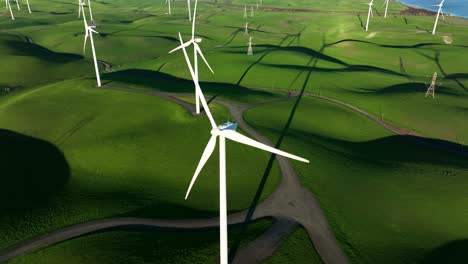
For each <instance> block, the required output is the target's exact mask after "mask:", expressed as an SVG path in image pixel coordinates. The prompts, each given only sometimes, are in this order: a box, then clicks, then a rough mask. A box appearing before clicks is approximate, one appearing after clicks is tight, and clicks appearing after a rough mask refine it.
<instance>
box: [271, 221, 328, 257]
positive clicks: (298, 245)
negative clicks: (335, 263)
mask: <svg viewBox="0 0 468 264" xmlns="http://www.w3.org/2000/svg"><path fill="white" fill-rule="evenodd" d="M262 263H264V264H282V263H310V264H321V263H322V260H321V259H320V256H319V255H318V254H317V252H316V251H315V248H314V246H313V245H312V242H311V241H310V239H309V236H308V234H307V232H306V231H305V230H304V229H302V228H295V229H294V230H293V231H292V233H291V234H290V235H289V236H288V237H287V238H286V239H285V241H283V244H282V245H281V246H280V247H279V248H278V249H277V250H276V252H275V253H274V254H273V256H271V257H270V258H268V259H267V260H266V261H263V262H262Z"/></svg>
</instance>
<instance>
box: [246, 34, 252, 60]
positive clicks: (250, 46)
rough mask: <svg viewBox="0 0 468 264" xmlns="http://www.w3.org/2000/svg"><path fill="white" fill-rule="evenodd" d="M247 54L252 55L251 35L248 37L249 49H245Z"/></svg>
mask: <svg viewBox="0 0 468 264" xmlns="http://www.w3.org/2000/svg"><path fill="white" fill-rule="evenodd" d="M247 56H253V49H252V37H249V49H248V50H247Z"/></svg>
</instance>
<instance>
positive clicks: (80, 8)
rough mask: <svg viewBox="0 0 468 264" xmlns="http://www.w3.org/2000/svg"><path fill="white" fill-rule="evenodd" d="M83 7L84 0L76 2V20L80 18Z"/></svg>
mask: <svg viewBox="0 0 468 264" xmlns="http://www.w3.org/2000/svg"><path fill="white" fill-rule="evenodd" d="M84 5H85V3H84V0H78V18H81V10H82V9H83V7H84Z"/></svg>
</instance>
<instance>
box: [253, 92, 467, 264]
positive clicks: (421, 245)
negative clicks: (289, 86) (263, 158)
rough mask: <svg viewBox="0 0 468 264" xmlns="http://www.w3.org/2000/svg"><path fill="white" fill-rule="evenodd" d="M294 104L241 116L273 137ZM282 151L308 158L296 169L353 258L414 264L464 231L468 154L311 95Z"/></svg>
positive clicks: (285, 103)
mask: <svg viewBox="0 0 468 264" xmlns="http://www.w3.org/2000/svg"><path fill="white" fill-rule="evenodd" d="M293 103H294V102H293V101H288V102H284V103H278V104H275V105H269V106H264V107H260V108H255V109H253V110H250V111H248V112H247V114H246V115H245V118H246V120H247V121H248V123H249V124H250V125H252V126H253V127H254V128H255V129H258V131H260V132H261V133H263V134H265V135H267V136H268V137H269V138H270V139H272V140H273V142H275V140H276V139H277V138H278V137H279V135H280V134H281V133H282V127H284V124H285V123H286V121H287V120H288V117H289V115H290V111H291V109H292V104H293ZM282 148H285V149H289V150H291V152H293V153H296V154H298V155H300V156H303V157H306V158H308V159H310V160H311V164H310V165H303V164H298V163H294V166H295V168H296V169H297V171H298V172H299V175H300V177H301V180H302V182H303V184H304V185H306V186H307V187H308V188H309V189H310V190H312V191H313V192H314V193H315V194H316V196H317V197H318V199H319V200H320V202H321V205H322V206H323V208H324V209H325V211H326V213H327V217H328V219H329V221H330V223H331V226H332V228H333V230H334V232H335V234H336V236H337V237H338V239H339V240H340V242H341V244H342V247H343V248H344V249H345V250H346V252H347V253H348V256H349V257H350V258H351V260H352V261H353V262H354V263H418V262H421V261H422V259H423V258H424V257H425V256H427V255H429V254H430V253H431V251H432V250H435V249H436V248H438V247H441V246H442V245H444V244H447V243H450V242H453V241H456V240H459V239H463V238H465V237H466V236H468V233H467V232H466V230H468V229H467V227H468V221H466V217H465V216H466V214H467V213H468V212H467V210H466V207H465V204H466V203H467V202H468V200H467V197H466V195H465V189H466V188H467V186H468V181H467V179H468V178H467V176H468V166H467V163H466V158H463V157H458V156H454V155H451V154H449V153H445V152H440V151H436V150H433V149H431V148H428V147H424V146H421V145H419V144H417V143H413V142H411V141H408V140H406V139H404V138H402V137H398V136H394V135H391V134H390V133H389V132H388V131H386V130H384V129H383V128H381V127H379V126H378V125H376V124H375V123H373V122H372V121H371V120H369V119H367V118H365V117H363V116H361V115H359V114H356V113H353V112H351V111H350V110H348V109H346V108H343V107H340V106H338V105H336V104H332V103H328V102H324V101H320V100H319V99H312V98H303V99H302V101H301V102H300V105H299V107H298V109H297V111H296V113H295V115H294V119H293V122H292V125H291V128H290V129H289V131H288V133H287V136H286V138H285V140H284V144H283V145H282ZM459 254H461V255H463V254H462V253H461V251H459ZM442 255H443V256H445V258H447V259H449V257H450V255H451V254H449V253H447V252H443V253H442ZM460 260H461V259H459V260H458V261H460ZM457 263H458V262H457Z"/></svg>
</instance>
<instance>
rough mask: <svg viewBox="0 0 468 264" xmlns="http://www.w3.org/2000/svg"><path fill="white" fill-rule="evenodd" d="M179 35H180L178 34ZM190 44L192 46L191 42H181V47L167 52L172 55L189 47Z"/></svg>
mask: <svg viewBox="0 0 468 264" xmlns="http://www.w3.org/2000/svg"><path fill="white" fill-rule="evenodd" d="M179 34H180V33H179ZM190 44H192V41H187V42H185V43H183V42H182V45H180V46H178V47H177V48H175V49H173V50H171V51H169V53H173V52H174V51H178V50H180V49H183V48H186V47H188V46H190Z"/></svg>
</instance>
